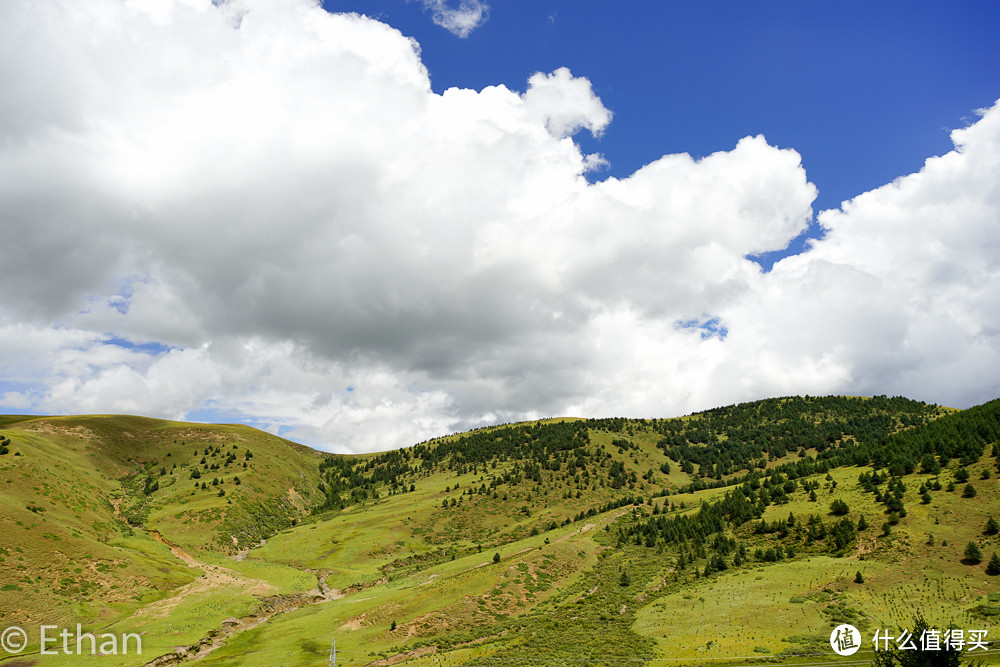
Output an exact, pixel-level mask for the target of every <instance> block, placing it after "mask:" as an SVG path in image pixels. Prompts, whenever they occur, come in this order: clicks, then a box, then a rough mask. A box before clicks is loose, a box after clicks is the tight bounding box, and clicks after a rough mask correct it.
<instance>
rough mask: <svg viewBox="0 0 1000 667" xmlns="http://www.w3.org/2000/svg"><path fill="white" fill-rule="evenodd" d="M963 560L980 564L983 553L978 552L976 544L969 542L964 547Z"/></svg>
mask: <svg viewBox="0 0 1000 667" xmlns="http://www.w3.org/2000/svg"><path fill="white" fill-rule="evenodd" d="M965 560H967V561H969V562H972V563H981V562H982V561H983V552H982V551H980V550H979V545H978V544H976V543H975V542H969V543H968V544H967V545H965Z"/></svg>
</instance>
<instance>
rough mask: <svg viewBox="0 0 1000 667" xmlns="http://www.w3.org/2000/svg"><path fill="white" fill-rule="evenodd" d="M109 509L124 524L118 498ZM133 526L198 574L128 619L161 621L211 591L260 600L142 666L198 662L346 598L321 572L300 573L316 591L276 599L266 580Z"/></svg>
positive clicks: (151, 666) (152, 530) (272, 588)
mask: <svg viewBox="0 0 1000 667" xmlns="http://www.w3.org/2000/svg"><path fill="white" fill-rule="evenodd" d="M111 504H112V507H113V508H114V512H115V516H116V517H118V518H119V519H122V520H123V521H124V520H125V519H124V517H123V516H122V515H121V512H120V507H121V499H113V500H112V501H111ZM130 525H132V524H130ZM133 527H134V528H138V529H140V530H142V531H144V532H145V533H147V534H148V535H149V536H150V537H152V538H153V539H154V540H156V541H157V542H160V543H161V544H163V545H165V546H166V547H167V548H169V549H170V553H171V554H173V555H174V557H175V558H177V559H178V560H180V561H182V562H183V563H184V564H185V565H187V566H188V567H190V568H192V569H196V570H201V572H202V574H201V576H200V577H198V578H197V579H195V580H194V581H191V582H189V583H187V584H185V585H183V586H181V587H180V588H178V589H177V590H176V591H174V593H173V594H172V595H171V596H170V597H167V598H163V599H162V600H157V601H156V602H153V603H151V604H148V605H145V606H144V607H142V608H141V609H139V610H137V611H136V612H135V613H134V614H132V616H131V618H162V617H164V616H166V615H167V614H169V613H170V612H171V611H172V610H173V609H175V608H176V607H177V605H179V604H181V603H182V602H184V601H186V600H188V599H191V598H196V597H199V596H203V595H204V594H206V593H209V592H211V591H213V590H215V589H226V590H227V591H232V592H239V593H246V594H249V595H252V596H254V597H256V598H257V599H258V600H259V601H260V604H259V606H258V607H257V609H256V610H255V611H254V613H252V614H249V615H248V616H243V617H241V618H228V619H226V620H224V621H222V626H221V627H220V628H218V629H212V630H209V631H208V632H207V633H206V634H205V636H204V637H202V638H201V640H199V641H198V642H197V643H196V644H193V645H190V646H187V647H183V646H178V647H175V649H174V650H173V651H171V652H169V653H165V654H163V655H160V656H157V657H156V658H154V659H152V660H150V661H149V662H147V663H145V665H144V667H166V666H167V665H178V664H181V663H184V662H188V661H190V660H195V659H197V658H201V657H203V656H205V655H208V654H209V653H211V652H212V651H214V650H215V649H217V648H219V647H221V646H224V645H225V644H226V641H227V640H228V639H229V638H231V637H233V636H234V635H237V634H239V633H240V632H244V631H246V630H250V629H252V628H256V627H257V626H259V625H262V624H264V623H267V622H268V621H270V620H271V619H272V618H274V617H275V616H277V615H278V614H283V613H285V612H288V611H293V610H295V609H299V608H301V607H305V606H307V605H312V604H319V603H321V602H329V601H331V600H339V599H340V598H342V597H344V596H345V593H344V592H341V591H340V590H338V589H336V588H329V587H327V585H326V582H325V581H324V579H325V575H326V572H323V571H321V570H304V571H306V572H309V573H310V574H311V575H313V576H314V577H316V588H313V589H311V590H308V591H305V592H303V593H295V594H290V595H277V594H276V593H277V591H278V589H277V587H275V586H274V584H272V583H270V582H268V581H265V580H263V579H257V578H254V577H251V576H248V575H245V574H241V573H239V572H237V571H235V570H232V569H230V568H227V567H223V566H221V565H212V564H210V563H205V562H202V561H200V560H198V559H197V558H195V557H194V556H192V555H191V554H190V553H188V552H187V551H185V550H184V548H183V547H181V546H180V545H178V544H174V543H173V542H171V541H170V540H168V539H166V538H165V537H163V535H162V534H161V533H160V531H158V530H155V529H153V528H146V527H145V526H141V525H140V526H134V525H133ZM255 546H260V545H255ZM251 548H253V547H251ZM249 551H250V549H245V550H243V551H241V552H240V553H239V554H237V556H235V557H234V560H237V561H241V560H244V559H245V558H246V555H247V553H248V552H249Z"/></svg>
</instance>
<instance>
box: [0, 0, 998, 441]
mask: <svg viewBox="0 0 1000 667" xmlns="http://www.w3.org/2000/svg"><path fill="white" fill-rule="evenodd" d="M462 7H466V5H462ZM470 29H471V28H470ZM0 84H2V88H3V90H4V96H3V99H2V101H0V137H2V141H0V211H2V212H3V225H4V239H3V242H2V243H0V267H2V270H3V272H4V279H3V280H2V281H0V378H2V382H0V409H2V410H4V411H8V412H28V411H31V412H36V413H88V412H124V413H140V414H146V415H151V416H160V417H166V418H185V417H198V416H199V415H202V414H206V413H210V414H213V415H223V416H226V417H229V418H232V419H240V420H246V421H250V422H252V423H255V424H258V425H261V426H263V427H265V428H271V429H273V430H276V429H279V428H282V432H283V433H284V434H285V435H287V436H288V437H290V438H293V439H298V440H301V441H305V442H307V443H309V444H312V445H314V446H318V447H322V448H325V449H330V450H334V451H374V450H384V449H389V448H392V447H398V446H403V445H407V444H412V443H414V442H417V441H420V440H423V439H425V438H427V437H431V436H433V435H440V434H443V433H447V432H451V431H454V430H459V429H464V428H469V427H472V426H477V425H481V424H484V423H491V422H496V421H508V420H515V419H531V418H536V417H540V416H549V415H577V416H605V415H629V416H672V415H678V414H683V413H686V412H690V411H693V410H698V409H704V408H709V407H714V406H717V405H722V404H727V403H731V402H735V401H743V400H752V399H756V398H762V397H766V396H773V395H786V394H806V393H809V394H826V393H845V394H874V393H886V394H904V395H907V396H911V397H914V398H919V399H924V400H928V401H933V402H939V403H943V404H947V405H954V406H958V407H961V406H968V405H970V404H973V403H975V402H978V401H982V400H987V399H989V398H993V397H995V396H997V395H1000V380H998V378H1000V291H998V290H997V289H996V288H995V285H997V284H1000V282H998V278H1000V276H998V271H1000V106H993V107H992V108H990V109H986V110H983V111H981V112H980V116H981V118H980V119H979V120H978V121H977V122H976V123H974V124H972V125H970V126H968V127H965V128H963V129H959V130H956V131H954V132H953V133H952V139H953V142H954V144H955V149H954V150H953V151H951V152H949V153H948V154H946V155H943V156H940V157H934V158H930V159H928V160H927V162H926V164H925V166H924V168H923V169H922V170H921V171H920V172H919V173H916V174H911V175H908V176H904V177H901V178H900V179H898V180H897V181H896V182H894V183H891V184H888V185H886V186H884V187H882V188H879V189H877V190H874V191H872V192H868V193H865V194H862V195H860V196H858V197H857V198H855V199H853V200H851V201H849V202H845V203H844V205H843V207H842V208H841V209H840V210H834V211H823V212H820V213H819V215H818V217H817V219H818V221H819V223H820V224H821V225H822V226H823V227H824V229H825V230H826V235H825V237H824V238H823V239H822V240H819V241H814V242H813V243H812V245H811V247H810V248H809V249H808V250H807V251H806V252H804V253H802V254H799V255H796V256H792V257H788V258H786V259H784V260H782V261H780V262H778V263H776V264H775V266H774V268H773V270H772V271H770V272H768V273H763V272H762V271H761V269H760V267H759V266H758V265H757V264H755V263H753V262H752V261H750V260H748V259H747V256H748V255H754V254H758V253H762V252H767V251H772V250H779V249H781V248H783V247H785V246H786V245H787V244H788V242H789V241H790V240H791V239H792V238H794V237H795V236H797V235H798V234H799V233H801V232H802V231H803V230H804V229H805V228H806V226H807V224H808V223H809V222H810V220H812V218H813V211H812V208H811V205H812V202H813V200H814V198H815V195H816V189H815V187H814V186H813V185H812V184H810V183H809V182H808V179H807V177H806V172H805V169H804V168H803V166H802V164H801V160H800V156H799V155H798V154H797V153H796V152H795V151H794V150H790V149H780V148H776V147H774V146H771V145H769V144H768V143H767V141H766V139H765V138H764V137H762V136H756V137H745V138H743V139H739V140H738V141H734V147H733V148H732V150H729V151H725V152H720V153H716V154H713V155H709V156H706V157H703V158H700V159H695V158H693V157H691V156H689V155H684V154H681V155H665V156H663V157H662V158H660V159H659V160H656V161H655V162H653V163H651V164H648V165H646V166H645V167H643V168H642V169H640V170H638V171H636V172H635V173H634V174H632V175H631V176H629V177H628V178H624V179H615V178H608V179H606V180H604V181H601V182H597V183H589V182H588V180H587V179H586V178H585V174H586V173H587V172H588V170H591V169H593V168H594V167H595V166H596V165H599V164H601V161H602V158H601V156H598V155H585V154H583V153H581V150H580V148H579V146H578V145H577V144H576V143H574V141H573V136H574V135H575V134H576V133H579V132H582V131H588V132H591V133H592V134H595V135H599V134H600V133H601V132H602V131H603V130H604V128H606V127H607V126H608V124H609V123H610V122H611V112H610V111H608V110H607V109H606V108H605V107H604V106H603V104H602V103H601V101H600V99H599V98H598V97H597V96H596V95H594V93H593V90H592V89H591V86H590V83H589V81H587V80H586V79H585V78H582V77H579V76H574V75H573V74H572V73H571V72H570V71H569V70H567V69H564V68H563V69H558V70H556V71H555V72H551V73H536V74H534V75H532V76H530V77H529V78H528V79H527V81H526V85H525V89H524V91H515V90H509V89H507V88H506V87H504V86H493V87H487V88H484V89H483V90H479V91H475V90H465V89H457V88H453V89H449V90H446V91H444V93H443V94H436V93H434V92H433V91H432V90H431V87H430V83H429V79H428V73H427V71H426V69H425V68H424V66H423V64H422V63H421V60H420V55H419V47H418V45H417V44H415V43H414V42H413V41H412V40H410V39H408V38H406V37H404V36H403V35H402V34H400V33H399V32H398V31H396V30H394V29H393V28H391V27H389V26H387V25H384V24H382V23H379V22H377V21H374V20H371V19H368V18H365V17H361V16H357V15H352V14H340V15H334V14H329V13H327V12H325V11H323V10H322V9H321V8H320V7H319V6H318V5H317V4H316V3H314V2H311V1H306V0H281V1H277V0H232V1H231V2H227V3H224V4H221V5H218V6H217V5H215V4H213V3H212V2H209V1H208V0H204V1H202V0H158V1H156V2H154V1H152V0H150V1H146V2H138V1H134V2H121V1H120V0H94V1H93V2H87V3H76V2H56V1H53V2H47V3H36V2H28V1H27V0H14V1H12V2H5V3H0Z"/></svg>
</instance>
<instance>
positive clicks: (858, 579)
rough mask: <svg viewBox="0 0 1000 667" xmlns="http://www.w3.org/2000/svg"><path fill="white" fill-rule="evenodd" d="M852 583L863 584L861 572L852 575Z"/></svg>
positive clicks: (863, 579)
mask: <svg viewBox="0 0 1000 667" xmlns="http://www.w3.org/2000/svg"><path fill="white" fill-rule="evenodd" d="M854 583H856V584H863V583H865V578H864V577H863V576H861V570H858V571H857V573H856V574H855V575H854Z"/></svg>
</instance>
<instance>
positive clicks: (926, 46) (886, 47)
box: [324, 0, 1000, 263]
mask: <svg viewBox="0 0 1000 667" xmlns="http://www.w3.org/2000/svg"><path fill="white" fill-rule="evenodd" d="M446 4H448V5H449V6H450V7H452V8H457V7H458V6H459V3H458V2H450V3H446ZM488 6H489V11H488V20H486V21H485V22H484V23H483V24H482V25H481V26H480V27H478V28H476V29H475V30H473V31H472V32H471V33H469V35H468V36H467V37H465V38H459V37H456V36H455V35H453V34H451V33H449V32H448V31H447V30H445V29H443V28H441V27H439V26H436V25H434V24H433V22H432V21H431V18H432V11H431V10H430V9H428V8H427V7H425V3H422V2H418V1H415V0H410V1H408V2H407V1H403V0H363V1H355V2H350V1H344V0H338V1H331V0H327V1H326V2H324V7H326V8H327V9H328V10H330V11H352V12H358V13H361V14H365V15H368V16H371V17H374V18H378V19H379V20H382V21H385V22H386V23H388V24H389V25H392V26H393V27H395V28H397V29H399V30H400V31H402V32H403V34H405V35H407V36H411V37H413V38H415V39H416V40H417V41H418V42H419V43H420V46H421V49H422V57H423V61H424V64H425V65H426V66H427V68H428V69H429V70H430V77H431V83H432V85H433V87H434V90H435V91H437V92H441V91H443V90H444V89H446V88H449V87H451V86H458V87H462V88H475V89H481V88H483V87H485V86H490V85H497V84H504V85H506V86H507V87H508V88H511V89H513V90H524V87H525V81H526V80H527V78H528V76H529V75H530V74H532V73H534V72H536V71H543V72H550V71H552V70H555V69H556V68H558V67H568V68H569V69H570V70H571V71H572V72H573V74H574V75H576V76H583V77H587V78H588V79H589V80H590V81H591V83H592V85H593V88H594V92H595V93H596V94H597V95H598V96H599V97H600V98H601V100H602V101H603V102H604V104H605V106H606V107H607V108H608V109H610V110H611V111H612V112H614V120H613V122H612V123H611V125H610V126H609V127H608V128H607V130H606V131H605V132H604V134H603V136H602V137H601V138H600V139H594V138H592V137H590V136H589V135H586V134H584V135H580V136H578V137H577V140H578V141H580V143H581V145H582V146H583V148H584V150H586V151H588V152H595V151H596V152H601V153H604V155H605V156H606V157H607V158H608V161H609V163H610V164H609V168H608V169H607V170H605V171H600V172H596V173H594V174H592V175H591V176H590V177H591V178H601V177H603V176H606V175H612V176H616V177H625V176H627V175H629V174H631V173H632V172H633V171H635V170H636V169H637V168H639V167H641V166H642V165H644V164H647V163H649V162H651V161H653V160H655V159H657V158H659V157H660V156H662V155H663V154H665V153H684V152H686V153H691V154H692V155H694V156H704V155H708V154H710V153H713V152H715V151H722V150H730V149H731V148H732V147H733V145H734V144H735V143H736V141H737V140H738V139H740V138H742V137H744V136H747V135H756V134H764V135H765V136H766V137H767V140H768V142H769V143H771V144H772V145H776V146H780V147H783V148H794V149H795V150H796V151H798V152H799V153H800V154H801V155H802V160H803V164H804V166H805V168H806V172H807V174H808V176H809V179H810V180H811V181H812V182H813V183H814V184H815V185H816V186H817V187H818V189H819V194H818V196H817V198H816V203H815V209H816V211H817V212H818V211H819V210H821V209H826V208H837V207H839V206H840V203H841V202H842V201H844V200H846V199H850V198H851V197H854V196H856V195H858V194H861V193H862V192H866V191H868V190H871V189H873V188H875V187H878V186H880V185H883V184H886V183H889V182H891V181H892V180H893V179H895V178H897V177H898V176H901V175H904V174H908V173H912V172H915V171H918V170H919V169H920V167H921V166H922V165H923V162H924V160H925V159H926V158H927V157H929V156H931V155H940V154H942V153H945V152H947V151H948V150H950V149H951V148H952V145H951V141H950V140H949V138H948V133H949V131H950V130H952V129H954V128H956V127H962V126H963V125H965V124H966V123H967V122H970V121H971V120H972V119H973V118H974V117H973V115H972V114H971V113H970V111H971V110H972V109H977V108H982V107H986V106H989V105H991V104H992V103H993V102H994V100H995V99H996V97H997V95H998V90H1000V67H998V66H997V63H998V62H1000V39H997V30H996V27H997V26H998V25H1000V4H998V3H996V2H990V1H983V2H956V3H945V2H925V1H916V2H909V1H907V2H901V1H887V2H874V3H873V2H857V1H847V2H799V1H788V0H786V1H768V2H719V1H716V0H710V1H706V2H675V1H663V2H659V1H658V2H595V1H590V0H587V1H583V2H581V1H578V0H562V1H560V0H540V1H537V2H534V1H533V2H518V1H512V0H499V1H491V2H489V5H488ZM819 233H820V230H819V229H818V228H817V227H815V226H813V227H812V228H811V230H810V235H813V236H814V235H816V234H819ZM793 248H794V249H800V248H801V242H799V243H796V244H795V245H794V246H793ZM784 254H785V253H775V254H774V255H768V259H769V260H770V261H773V260H774V259H777V258H780V257H781V256H784ZM768 263H770V262H768Z"/></svg>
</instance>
